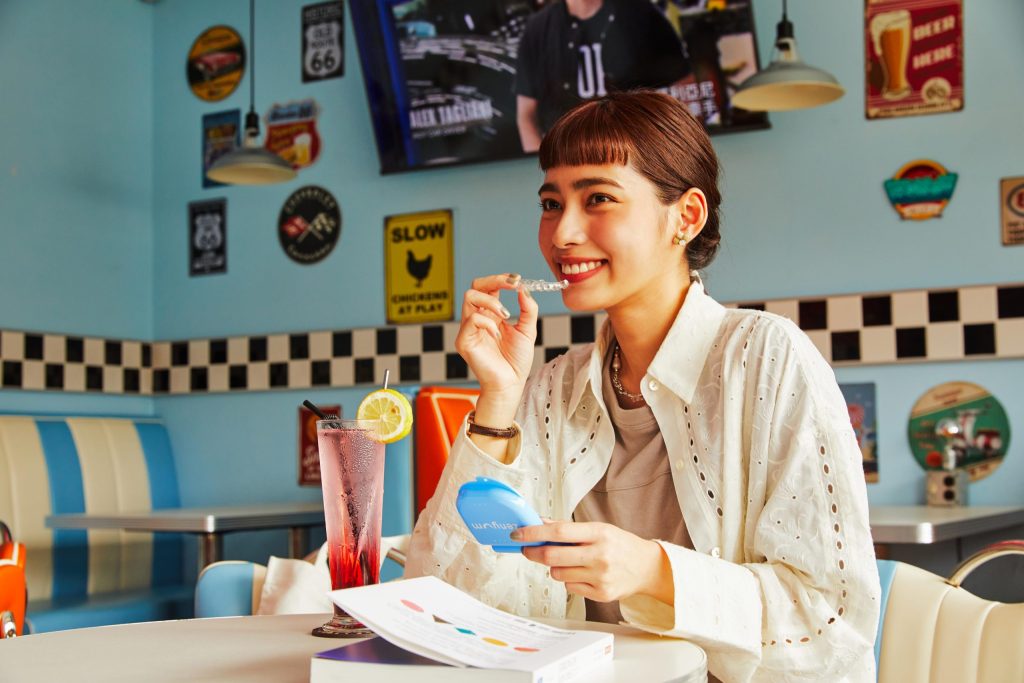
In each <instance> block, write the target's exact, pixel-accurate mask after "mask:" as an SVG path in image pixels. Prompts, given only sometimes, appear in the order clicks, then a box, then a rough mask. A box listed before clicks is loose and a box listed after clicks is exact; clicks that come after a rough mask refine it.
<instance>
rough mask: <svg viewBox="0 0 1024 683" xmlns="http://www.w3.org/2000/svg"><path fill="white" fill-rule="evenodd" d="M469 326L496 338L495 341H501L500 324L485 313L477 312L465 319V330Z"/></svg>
mask: <svg viewBox="0 0 1024 683" xmlns="http://www.w3.org/2000/svg"><path fill="white" fill-rule="evenodd" d="M467 324H468V325H469V326H470V327H471V328H473V329H477V330H480V331H482V332H485V333H486V334H489V335H490V336H492V337H494V339H496V340H497V339H501V331H500V330H499V329H498V323H497V322H495V321H494V320H492V319H491V318H490V317H488V316H487V315H486V314H485V313H483V312H480V311H476V312H474V313H470V314H469V316H467V317H464V318H463V325H462V326H463V329H465V327H466V325H467Z"/></svg>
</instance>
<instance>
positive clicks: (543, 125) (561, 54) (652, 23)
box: [516, 0, 690, 152]
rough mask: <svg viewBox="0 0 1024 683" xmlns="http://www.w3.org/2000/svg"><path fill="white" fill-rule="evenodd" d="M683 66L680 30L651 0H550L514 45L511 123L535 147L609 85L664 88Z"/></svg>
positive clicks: (527, 147) (680, 75)
mask: <svg viewBox="0 0 1024 683" xmlns="http://www.w3.org/2000/svg"><path fill="white" fill-rule="evenodd" d="M689 72H690V68H689V63H688V60H687V58H686V55H685V53H684V50H683V46H682V43H681V42H680V40H679V36H678V35H677V34H676V32H675V31H674V30H673V29H672V26H671V24H669V22H668V20H667V19H666V18H665V16H664V15H663V14H662V13H661V12H660V11H658V9H657V7H655V6H654V5H653V4H652V3H651V1H650V0H552V2H551V3H550V4H548V5H547V6H546V7H544V8H543V9H542V10H540V11H539V12H537V13H536V14H534V15H533V16H531V17H530V20H529V22H528V23H527V25H526V30H525V31H524V33H523V37H522V40H521V41H520V43H519V57H518V64H517V66H516V122H517V124H518V127H519V138H520V141H521V142H522V145H523V151H524V152H535V151H536V150H537V149H538V148H539V147H540V139H541V137H542V136H543V134H544V132H545V131H546V130H547V129H548V128H550V127H551V125H552V124H553V123H554V122H555V120H556V119H557V118H558V117H559V116H560V115H561V114H562V113H564V112H565V111H567V110H568V109H570V108H571V107H572V106H573V105H575V104H576V103H577V102H579V101H580V100H585V99H589V98H591V97H600V96H602V95H604V94H606V93H607V92H609V91H615V90H629V89H631V88H663V87H667V86H669V85H672V84H674V83H677V82H679V81H680V80H683V79H684V78H686V77H687V76H688V75H689Z"/></svg>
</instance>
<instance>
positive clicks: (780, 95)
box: [732, 3, 846, 111]
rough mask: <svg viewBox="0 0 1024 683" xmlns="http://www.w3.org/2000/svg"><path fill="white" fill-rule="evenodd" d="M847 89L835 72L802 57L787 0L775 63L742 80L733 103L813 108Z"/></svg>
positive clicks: (751, 107)
mask: <svg viewBox="0 0 1024 683" xmlns="http://www.w3.org/2000/svg"><path fill="white" fill-rule="evenodd" d="M845 92H846V90H845V89H843V86H841V85H839V82H838V81H837V80H836V79H835V76H833V75H832V74H830V73H828V72H827V71H823V70H822V69H818V68H816V67H813V66H809V65H807V64H804V63H803V62H802V61H801V60H800V54H799V52H797V49H796V40H795V39H794V38H793V24H792V23H790V21H789V20H788V19H787V18H786V10H785V3H784V4H783V10H782V21H780V22H779V24H778V27H777V37H776V39H775V54H774V55H773V57H772V62H771V64H769V65H768V66H767V67H766V68H764V69H762V70H761V71H758V72H757V73H756V74H754V75H753V76H751V77H750V78H748V79H747V80H745V81H743V83H741V84H740V86H739V88H738V89H737V90H736V93H735V94H734V95H733V96H732V104H733V106H735V107H739V108H741V109H746V110H748V111H788V110H791V109H809V108H811V107H817V106H820V105H822V104H828V103H829V102H833V101H835V100H838V99H839V98H840V97H842V96H843V93H845Z"/></svg>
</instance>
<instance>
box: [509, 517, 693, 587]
mask: <svg viewBox="0 0 1024 683" xmlns="http://www.w3.org/2000/svg"><path fill="white" fill-rule="evenodd" d="M511 537H512V539H513V540H516V541H526V542H534V541H545V542H555V543H572V544H575V545H566V546H557V545H545V546H535V547H530V548H523V555H525V556H526V557H527V558H528V559H530V560H533V561H534V562H539V563H541V564H545V565H547V566H548V567H551V578H553V579H555V580H556V581H561V582H563V583H565V588H566V590H567V591H569V592H570V593H576V594H577V595H582V596H583V597H585V598H589V599H591V600H596V601H597V602H611V601H613V600H621V599H622V598H627V597H629V596H631V595H636V594H638V593H642V594H644V595H650V596H652V597H654V598H657V599H658V600H661V601H662V602H664V603H665V604H668V605H672V604H674V603H675V584H674V582H673V579H672V567H671V565H670V564H669V561H668V557H667V556H666V555H665V551H663V550H662V549H661V546H660V545H658V544H657V543H655V542H654V541H647V540H644V539H642V538H640V537H639V536H636V535H635V534H631V533H629V532H628V531H623V530H622V529H620V528H619V527H617V526H614V525H611V524H604V523H602V522H549V523H546V524H543V525H539V526H527V527H522V528H521V529H517V530H516V531H514V532H512V534H511Z"/></svg>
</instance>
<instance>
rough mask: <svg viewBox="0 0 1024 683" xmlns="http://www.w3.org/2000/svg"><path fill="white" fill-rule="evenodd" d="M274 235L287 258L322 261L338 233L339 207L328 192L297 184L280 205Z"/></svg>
mask: <svg viewBox="0 0 1024 683" xmlns="http://www.w3.org/2000/svg"><path fill="white" fill-rule="evenodd" d="M277 228H278V232H277V236H278V239H279V240H280V241H281V248H282V249H284V253H285V254H287V255H288V258H290V259H292V260H293V261H296V262H298V263H301V264H303V265H309V264H312V263H317V262H318V261H322V260H323V259H324V258H326V257H327V255H328V254H330V253H331V251H332V250H333V249H334V245H336V244H337V243H338V238H339V237H340V236H341V209H340V208H339V207H338V202H337V201H336V200H335V199H334V196H333V195H331V193H330V192H328V191H327V190H325V189H324V188H322V187H317V186H316V185H307V186H306V187H300V188H299V189H298V190H296V191H295V192H293V193H292V195H291V196H290V197H288V199H287V200H286V201H285V203H284V206H283V207H281V214H280V216H279V218H278V221H277Z"/></svg>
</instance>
